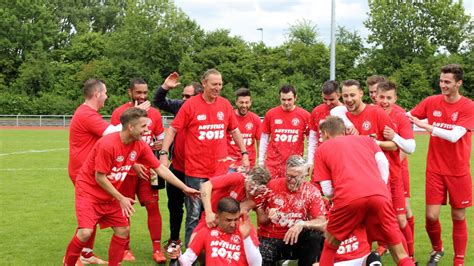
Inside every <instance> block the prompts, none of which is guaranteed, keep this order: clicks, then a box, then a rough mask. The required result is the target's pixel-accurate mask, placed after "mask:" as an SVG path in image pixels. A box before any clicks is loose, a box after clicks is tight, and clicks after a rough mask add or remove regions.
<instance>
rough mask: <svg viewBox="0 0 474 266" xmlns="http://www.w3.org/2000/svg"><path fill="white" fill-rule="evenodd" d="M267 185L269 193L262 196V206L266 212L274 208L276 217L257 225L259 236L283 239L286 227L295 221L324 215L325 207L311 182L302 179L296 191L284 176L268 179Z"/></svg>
mask: <svg viewBox="0 0 474 266" xmlns="http://www.w3.org/2000/svg"><path fill="white" fill-rule="evenodd" d="M267 187H268V189H269V190H270V193H267V194H266V196H265V197H264V199H263V202H262V207H263V208H264V210H265V211H266V213H268V211H269V210H270V209H275V210H276V212H277V217H276V218H275V219H274V220H271V221H270V222H269V223H268V224H265V225H260V226H259V230H258V234H259V236H263V237H268V238H278V239H283V238H284V237H285V234H286V232H287V231H288V229H289V228H290V227H292V226H293V225H295V224H296V223H297V222H299V221H309V220H312V219H315V218H317V217H319V216H323V217H324V216H325V213H326V207H325V205H324V202H323V200H322V197H321V193H320V192H319V190H318V189H317V188H316V187H315V186H314V185H313V184H311V183H309V182H306V181H303V183H301V186H300V187H299V188H298V190H297V191H295V192H291V191H290V190H289V189H288V187H287V185H286V178H278V179H272V180H270V182H268V185H267Z"/></svg>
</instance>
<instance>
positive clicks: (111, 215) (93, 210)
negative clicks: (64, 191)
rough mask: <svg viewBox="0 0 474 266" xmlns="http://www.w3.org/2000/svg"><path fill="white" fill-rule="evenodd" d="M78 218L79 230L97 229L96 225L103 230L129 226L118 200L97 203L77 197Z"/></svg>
mask: <svg viewBox="0 0 474 266" xmlns="http://www.w3.org/2000/svg"><path fill="white" fill-rule="evenodd" d="M76 218H77V224H78V227H79V228H95V226H96V224H99V225H100V228H101V229H104V228H107V227H123V226H129V222H128V218H127V217H125V216H124V215H123V214H122V208H121V207H120V203H119V202H118V201H116V200H114V201H111V202H108V203H95V202H93V201H92V200H90V199H88V198H87V197H82V196H78V195H76Z"/></svg>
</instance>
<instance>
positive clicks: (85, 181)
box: [64, 108, 199, 265]
mask: <svg viewBox="0 0 474 266" xmlns="http://www.w3.org/2000/svg"><path fill="white" fill-rule="evenodd" d="M120 122H121V123H122V126H123V128H122V131H120V132H117V133H113V134H110V135H107V136H105V137H103V138H102V139H100V140H99V141H98V142H97V143H96V144H95V146H94V148H93V149H92V151H91V153H90V154H89V156H88V158H87V160H86V162H85V163H84V165H83V167H82V168H81V170H80V172H79V174H78V176H77V179H76V199H75V202H76V203H75V204H76V217H77V222H78V230H77V233H76V234H75V235H74V237H73V238H72V240H71V242H70V243H69V245H68V247H67V250H66V257H65V259H64V265H75V263H76V261H77V258H78V257H79V255H80V252H81V250H82V248H83V247H84V245H85V244H86V242H87V240H88V239H89V238H90V236H91V233H92V231H93V228H94V227H95V225H96V224H97V223H99V225H100V226H101V228H107V227H112V229H113V231H114V234H113V236H112V239H111V241H110V247H109V265H119V264H120V263H121V261H122V258H123V253H124V249H125V245H126V243H127V237H128V234H129V222H128V217H130V215H132V213H133V212H134V211H135V209H134V208H133V206H132V204H133V203H134V200H133V199H131V198H127V197H124V196H123V195H122V194H120V193H119V192H118V189H119V188H120V187H121V185H122V183H123V181H124V180H125V178H127V174H128V172H129V171H130V170H131V168H132V165H133V164H134V163H135V162H136V161H137V160H140V162H144V163H146V164H147V165H150V166H151V168H152V169H153V170H155V171H156V172H157V173H158V174H159V175H160V176H162V177H163V178H164V179H165V180H167V181H168V182H170V183H171V184H173V185H174V186H176V187H178V188H180V189H181V190H182V191H183V192H184V193H186V194H188V195H189V196H198V195H199V191H197V190H195V189H192V188H189V187H187V186H186V185H185V184H184V183H183V182H181V181H179V180H178V179H177V178H176V176H174V175H173V174H172V173H171V172H170V171H169V170H168V168H166V167H164V166H162V165H160V163H159V162H158V160H157V159H156V157H155V156H154V155H153V153H152V151H151V149H150V148H149V147H148V146H147V144H146V143H145V142H143V141H140V139H141V136H142V135H143V134H144V133H145V132H146V131H147V130H148V128H147V113H146V111H144V110H141V109H138V108H130V109H128V110H126V111H125V112H124V113H123V115H122V116H121V117H120Z"/></svg>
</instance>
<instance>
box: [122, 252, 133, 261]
mask: <svg viewBox="0 0 474 266" xmlns="http://www.w3.org/2000/svg"><path fill="white" fill-rule="evenodd" d="M122 260H123V261H135V256H133V253H132V251H131V250H125V252H123V259H122Z"/></svg>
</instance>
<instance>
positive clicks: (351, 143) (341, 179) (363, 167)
mask: <svg viewBox="0 0 474 266" xmlns="http://www.w3.org/2000/svg"><path fill="white" fill-rule="evenodd" d="M380 151H381V149H380V147H379V146H378V145H377V143H375V141H374V140H373V139H372V138H371V137H367V136H343V137H336V138H333V139H329V140H327V141H325V142H324V143H323V144H321V146H320V147H319V148H318V149H317V150H316V155H315V160H314V171H313V177H312V179H313V181H315V182H320V181H323V180H330V181H332V186H333V187H334V197H333V199H332V201H333V204H334V207H335V208H340V207H343V206H346V205H348V204H349V203H350V202H351V201H353V200H355V199H359V198H363V197H368V196H372V195H382V196H387V197H388V195H389V194H388V190H387V186H386V185H385V183H384V182H383V180H382V177H381V176H380V172H379V170H378V167H377V163H376V161H375V154H376V153H377V152H380Z"/></svg>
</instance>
